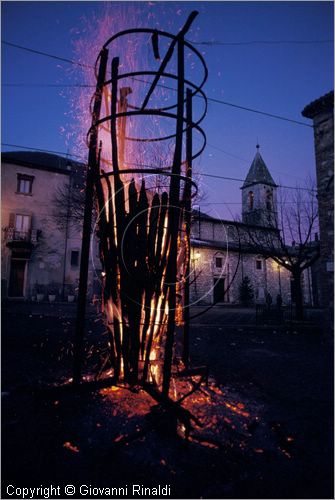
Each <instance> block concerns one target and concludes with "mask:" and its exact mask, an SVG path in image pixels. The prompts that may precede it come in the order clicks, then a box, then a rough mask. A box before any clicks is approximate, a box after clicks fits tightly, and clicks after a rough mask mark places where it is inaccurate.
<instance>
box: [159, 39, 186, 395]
mask: <svg viewBox="0 0 335 500" xmlns="http://www.w3.org/2000/svg"><path fill="white" fill-rule="evenodd" d="M177 47H178V48H177V51H178V89H177V124H176V144H175V150H174V157H173V164H172V177H171V183H170V193H169V208H168V214H169V226H168V231H169V237H170V248H169V255H168V262H167V270H166V283H167V286H166V288H165V293H167V294H168V306H169V314H168V324H167V332H166V341H165V355H164V365H163V394H164V395H165V396H167V397H168V395H169V389H170V380H171V368H172V353H173V343H174V334H175V325H176V321H175V316H176V281H177V250H178V248H177V245H178V241H177V239H178V231H179V222H180V173H181V161H182V148H183V118H184V35H183V33H181V34H180V35H179V37H178V46H177Z"/></svg>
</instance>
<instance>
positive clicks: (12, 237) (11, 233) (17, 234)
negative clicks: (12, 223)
mask: <svg viewBox="0 0 335 500" xmlns="http://www.w3.org/2000/svg"><path fill="white" fill-rule="evenodd" d="M37 233H38V230H37V229H30V230H29V231H18V230H17V229H15V228H14V227H7V228H5V240H6V242H7V243H10V242H16V241H17V242H19V241H22V242H24V241H25V242H27V243H32V244H33V245H36V244H37Z"/></svg>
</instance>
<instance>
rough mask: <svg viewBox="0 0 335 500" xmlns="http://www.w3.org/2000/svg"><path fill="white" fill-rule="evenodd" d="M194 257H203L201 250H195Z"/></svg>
mask: <svg viewBox="0 0 335 500" xmlns="http://www.w3.org/2000/svg"><path fill="white" fill-rule="evenodd" d="M194 257H195V258H196V259H200V257H201V253H200V252H199V250H198V251H197V252H195V254H194Z"/></svg>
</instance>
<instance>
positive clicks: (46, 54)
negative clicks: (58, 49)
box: [1, 40, 92, 68]
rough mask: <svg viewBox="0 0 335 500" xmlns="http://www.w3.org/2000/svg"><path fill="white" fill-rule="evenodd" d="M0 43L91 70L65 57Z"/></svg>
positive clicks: (87, 66)
mask: <svg viewBox="0 0 335 500" xmlns="http://www.w3.org/2000/svg"><path fill="white" fill-rule="evenodd" d="M1 43H3V44H4V45H9V46H10V47H15V48H16V49H21V50H25V51H26V52H32V53H33V54H39V55H40V56H45V57H51V58H52V59H56V60H58V61H63V62H66V63H69V64H75V65H76V66H81V67H83V68H91V67H92V66H90V65H89V64H84V63H80V62H79V61H73V60H72V59H67V58H66V57H60V56H56V55H55V54H50V53H49V52H42V51H41V50H35V49H31V48H29V47H24V46H23V45H17V44H16V43H11V42H6V41H5V40H2V41H1Z"/></svg>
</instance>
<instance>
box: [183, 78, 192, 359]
mask: <svg viewBox="0 0 335 500" xmlns="http://www.w3.org/2000/svg"><path fill="white" fill-rule="evenodd" d="M186 127H187V128H186V177H187V181H186V182H185V190H184V202H185V205H184V206H185V239H186V266H185V267H186V269H185V283H184V339H183V362H184V365H185V366H186V367H188V365H189V357H190V346H189V344H190V258H191V241H190V240H191V238H190V233H191V221H192V200H191V189H192V185H191V182H190V181H191V179H192V91H191V89H189V88H188V89H187V90H186Z"/></svg>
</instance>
